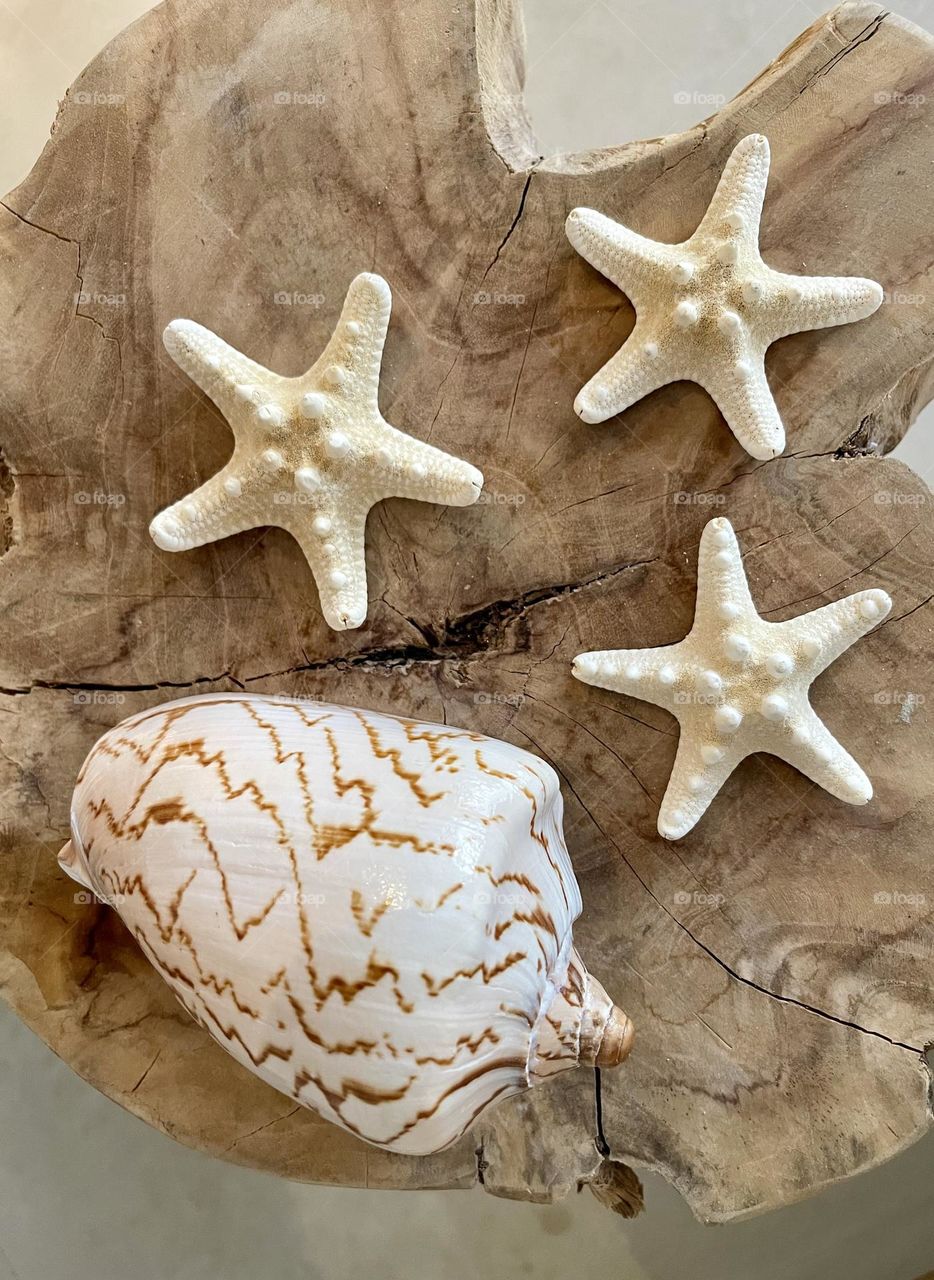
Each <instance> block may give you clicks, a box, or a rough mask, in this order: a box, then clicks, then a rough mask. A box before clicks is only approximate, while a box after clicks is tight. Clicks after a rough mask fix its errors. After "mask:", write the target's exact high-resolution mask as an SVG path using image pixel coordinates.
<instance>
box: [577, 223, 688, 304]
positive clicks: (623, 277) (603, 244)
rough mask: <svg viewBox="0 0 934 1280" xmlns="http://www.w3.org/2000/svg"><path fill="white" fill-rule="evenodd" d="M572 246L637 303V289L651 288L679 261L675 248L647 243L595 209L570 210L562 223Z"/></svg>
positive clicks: (646, 240) (676, 246) (655, 242)
mask: <svg viewBox="0 0 934 1280" xmlns="http://www.w3.org/2000/svg"><path fill="white" fill-rule="evenodd" d="M565 231H566V232H567V237H568V239H569V240H570V242H571V244H572V245H573V246H574V248H575V249H576V250H577V252H578V253H579V254H580V255H581V257H582V258H586V259H587V261H588V262H589V263H590V265H591V266H592V267H596V269H597V270H598V271H599V272H600V273H601V275H605V276H606V277H607V279H608V280H612V281H613V283H614V284H615V285H616V287H617V288H618V289H622V291H623V293H625V294H628V295H629V296H630V297H633V294H635V295H636V296H635V297H633V301H634V302H635V301H637V299H638V295H639V293H640V292H641V290H640V286H641V285H645V286H649V287H651V284H652V281H653V280H655V279H656V278H657V277H658V273H659V270H660V269H661V270H664V271H670V270H672V269H673V268H674V266H675V264H676V263H677V261H678V252H677V251H678V247H679V246H678V245H671V244H663V243H660V242H659V241H657V240H649V239H648V238H647V237H646V236H640V235H639V234H638V232H636V231H630V229H629V228H628V227H624V226H623V225H622V223H619V222H615V221H614V220H613V219H612V218H608V217H606V215H605V214H602V213H598V212H597V211H596V209H584V208H581V209H572V210H571V212H570V213H569V214H568V216H567V221H566V222H565Z"/></svg>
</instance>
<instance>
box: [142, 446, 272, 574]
mask: <svg viewBox="0 0 934 1280" xmlns="http://www.w3.org/2000/svg"><path fill="white" fill-rule="evenodd" d="M248 473H249V468H248V467H247V466H244V464H243V461H242V459H239V458H238V456H237V454H236V453H234V456H233V457H232V458H231V459H230V461H229V462H228V463H227V466H226V467H224V468H223V470H222V471H219V472H218V473H217V475H215V476H212V477H211V479H210V480H207V481H205V483H204V484H203V485H201V486H200V487H199V488H197V489H195V490H194V491H193V492H192V493H189V494H188V495H187V496H186V497H184V498H181V499H180V500H179V501H178V502H174V503H173V504H172V505H171V506H170V507H166V508H165V510H164V511H160V512H159V514H158V515H157V516H155V517H154V518H153V519H152V521H151V522H150V525H149V533H150V535H151V537H152V540H153V542H155V544H156V546H157V547H159V548H161V550H163V551H190V550H191V549H192V548H193V547H202V546H204V544H205V543H207V542H217V541H218V540H219V539H220V538H229V537H230V536H231V535H232V534H235V533H242V532H243V531H244V529H255V528H257V527H258V526H260V525H264V524H268V523H269V519H268V512H267V510H266V507H265V505H264V503H263V502H262V501H259V500H257V499H256V498H251V493H250V488H251V486H250V484H249V480H248V479H247V478H245V477H247V476H248Z"/></svg>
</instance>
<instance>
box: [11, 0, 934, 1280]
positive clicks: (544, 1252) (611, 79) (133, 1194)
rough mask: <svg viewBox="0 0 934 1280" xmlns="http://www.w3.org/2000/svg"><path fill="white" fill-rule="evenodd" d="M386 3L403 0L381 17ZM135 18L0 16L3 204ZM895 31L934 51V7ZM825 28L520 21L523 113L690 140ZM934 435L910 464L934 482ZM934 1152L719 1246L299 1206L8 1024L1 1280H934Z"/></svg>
mask: <svg viewBox="0 0 934 1280" xmlns="http://www.w3.org/2000/svg"><path fill="white" fill-rule="evenodd" d="M379 2H380V3H390V2H392V0H379ZM148 7H149V5H148V3H146V0H0V72H2V76H3V84H4V88H5V90H6V92H5V94H4V95H2V98H0V188H2V189H3V190H4V191H6V190H9V189H10V188H11V187H13V186H14V185H15V184H16V183H17V182H18V181H19V180H20V179H21V178H23V177H24V176H25V174H26V173H27V172H28V169H29V167H30V166H31V164H32V162H33V161H34V159H35V157H36V156H37V155H38V153H39V150H40V148H41V146H42V144H43V143H44V141H45V139H46V138H47V136H48V127H49V123H50V122H51V120H52V117H53V115H54V112H55V107H56V103H57V100H58V98H59V97H60V96H61V95H62V93H63V92H64V90H65V88H66V86H67V85H68V84H69V83H70V82H71V81H72V80H73V79H74V77H75V76H76V75H77V73H78V72H79V71H80V70H81V68H82V67H83V66H84V64H85V63H86V62H87V61H89V60H90V58H92V57H93V56H94V54H95V53H96V52H97V51H98V50H99V49H100V48H101V47H102V46H103V45H104V44H105V43H106V41H107V40H109V39H110V38H111V37H112V36H113V35H115V34H116V33H117V32H118V31H119V30H120V29H121V28H122V27H123V26H125V25H126V24H127V23H128V22H130V21H131V20H132V19H133V18H135V17H136V16H137V15H138V14H140V13H142V12H144V11H145V10H146V9H147V8H148ZM898 11H899V12H900V13H902V14H904V15H905V16H906V17H910V18H913V19H914V20H915V21H918V22H920V23H921V24H922V25H926V26H927V27H928V29H929V30H930V29H934V0H901V2H900V4H899V5H898ZM820 12H821V10H820V8H819V7H816V6H814V5H811V4H805V3H802V2H801V0H795V3H793V4H790V5H789V6H787V7H785V5H784V4H783V3H782V2H781V0H779V3H777V4H774V3H766V0H714V2H709V3H706V4H700V3H697V0H594V2H593V3H588V0H580V2H577V3H575V2H574V0H526V22H527V27H528V46H529V54H528V91H527V100H528V102H529V105H530V109H531V113H532V118H533V120H534V121H535V124H536V127H537V129H538V133H539V137H540V140H541V143H542V149H543V150H544V151H546V152H553V151H576V150H583V149H585V148H587V147H590V146H604V145H608V144H611V143H617V142H622V141H626V140H628V139H632V138H638V137H653V136H656V135H658V134H661V133H665V132H670V131H672V130H676V129H682V128H684V127H686V126H688V125H690V124H692V123H694V122H695V121H696V120H697V119H699V118H701V117H703V116H706V115H709V114H710V113H711V112H712V111H713V110H715V109H716V106H717V104H718V101H719V100H720V99H721V98H722V97H729V96H730V95H732V94H733V93H735V92H736V91H737V90H739V89H740V88H742V87H743V85H744V84H746V83H747V82H748V81H749V80H750V79H752V78H753V76H754V75H756V73H757V72H758V71H759V70H760V69H761V68H762V67H763V66H765V65H766V63H768V62H769V61H770V60H771V59H772V58H773V57H775V56H776V54H778V53H779V52H780V51H781V49H782V48H784V46H785V45H786V44H787V43H788V42H789V41H790V40H792V39H793V38H794V37H795V36H796V35H798V33H799V32H800V31H802V30H804V28H805V27H807V26H809V25H810V24H811V22H813V21H814V19H815V18H816V17H817V16H819V13H820ZM932 421H934V418H932V417H931V415H930V411H929V413H928V415H927V422H926V423H922V422H919V423H918V424H917V425H916V426H915V428H914V429H913V430H912V432H911V433H910V435H909V439H908V440H907V441H906V442H905V444H903V445H902V446H901V447H900V449H899V454H900V456H902V457H905V458H906V460H908V461H910V462H911V463H912V465H914V466H915V468H916V469H917V470H919V471H920V472H921V473H922V474H924V475H925V476H926V478H927V479H928V480H929V481H930V480H931V479H932V478H934V448H932V443H931V437H932V434H934V432H932V430H931V422H932ZM932 1175H934V1137H932V1138H930V1139H927V1140H925V1141H922V1142H921V1143H919V1144H917V1145H916V1146H915V1147H913V1148H912V1149H911V1150H910V1151H909V1152H907V1153H906V1154H905V1155H903V1156H902V1157H900V1158H899V1159H897V1160H895V1161H893V1162H891V1163H890V1164H888V1165H886V1166H884V1167H883V1168H881V1169H879V1170H876V1171H875V1172H873V1173H871V1174H867V1175H864V1176H863V1177H861V1178H856V1179H853V1180H851V1181H850V1182H849V1183H847V1184H845V1185H844V1186H842V1187H836V1188H833V1189H831V1190H830V1191H827V1192H825V1193H824V1194H823V1195H821V1196H818V1197H816V1198H815V1199H812V1200H809V1201H807V1202H805V1203H804V1204H801V1205H797V1206H794V1207H792V1208H790V1209H786V1210H783V1211H781V1212H779V1213H774V1214H770V1215H767V1216H766V1217H764V1218H758V1219H754V1220H753V1221H750V1222H745V1223H739V1224H734V1225H732V1226H729V1227H702V1226H700V1225H699V1224H697V1223H695V1222H694V1221H693V1219H692V1218H691V1216H690V1214H689V1212H688V1210H687V1209H686V1208H685V1206H684V1204H683V1203H682V1202H681V1200H680V1199H679V1197H678V1196H677V1195H676V1194H675V1193H674V1192H673V1191H672V1190H671V1189H670V1188H669V1187H668V1186H667V1185H666V1184H665V1183H664V1182H663V1181H662V1180H661V1179H659V1178H657V1177H654V1176H649V1177H647V1178H646V1192H647V1203H648V1211H647V1213H646V1214H645V1215H643V1217H642V1218H641V1219H639V1220H637V1221H635V1222H632V1223H625V1222H623V1221H621V1220H620V1219H617V1218H614V1217H613V1216H612V1215H610V1214H609V1213H608V1212H607V1211H606V1210H604V1209H602V1208H600V1207H599V1206H598V1205H597V1204H596V1202H595V1201H594V1200H593V1198H592V1197H591V1196H590V1195H589V1193H587V1192H585V1193H583V1194H582V1195H580V1196H578V1197H576V1198H574V1199H573V1200H570V1201H568V1202H566V1203H565V1204H562V1205H558V1206H553V1207H539V1206H529V1205H518V1204H512V1203H508V1202H506V1201H498V1200H494V1199H493V1198H492V1197H490V1196H487V1195H484V1194H483V1193H482V1192H480V1191H477V1192H474V1193H458V1192H432V1193H420V1194H415V1193H403V1192H356V1191H343V1190H337V1189H333V1188H324V1187H303V1186H297V1185H291V1184H289V1183H285V1182H281V1181H277V1180H275V1179H273V1178H271V1177H267V1176H265V1175H261V1174H253V1173H250V1172H247V1171H244V1170H238V1169H235V1168H233V1167H231V1166H228V1165H224V1164H221V1163H219V1162H215V1161H212V1160H209V1159H207V1158H206V1157H203V1156H200V1155H197V1154H195V1153H194V1152H191V1151H187V1150H185V1149H184V1148H182V1147H180V1146H178V1145H176V1144H175V1143H173V1142H172V1141H171V1140H170V1139H169V1138H166V1137H163V1136H161V1135H160V1134H157V1133H154V1132H153V1131H152V1130H150V1129H149V1128H147V1126H146V1125H144V1124H143V1123H142V1122H141V1121H138V1120H135V1119H133V1118H132V1117H131V1116H129V1115H127V1114H126V1113H125V1112H123V1111H121V1110H120V1108H119V1107H117V1106H115V1105H114V1104H113V1103H111V1102H108V1101H107V1100H106V1099H105V1098H103V1097H101V1096H100V1095H98V1094H97V1093H95V1092H94V1090H92V1089H91V1088H89V1087H88V1086H86V1085H85V1084H83V1082H82V1081H80V1080H79V1079H78V1078H77V1077H76V1076H74V1075H72V1073H71V1072H70V1071H69V1070H68V1069H67V1068H66V1067H65V1066H63V1065H62V1064H61V1063H60V1062H59V1061H58V1060H57V1059H56V1058H55V1057H54V1056H53V1055H52V1054H51V1053H50V1052H49V1051H48V1050H47V1049H46V1048H45V1047H44V1046H43V1045H42V1044H40V1042H39V1041H38V1040H37V1039H36V1038H35V1037H34V1036H32V1035H31V1034H30V1033H29V1032H28V1031H26V1030H25V1028H24V1027H22V1026H21V1025H20V1024H19V1023H18V1022H17V1020H16V1019H15V1018H14V1017H13V1015H12V1014H10V1013H9V1012H8V1011H7V1010H6V1009H5V1008H0V1280H58V1278H59V1277H68V1280H123V1278H124V1277H125V1276H127V1275H130V1274H133V1275H135V1276H137V1277H139V1280H167V1278H168V1277H171V1278H172V1280H196V1278H197V1280H200V1278H201V1277H214V1276H224V1277H225V1278H226V1280H247V1278H248V1277H249V1278H250V1280H252V1277H253V1276H255V1275H257V1274H266V1275H270V1276H275V1277H276V1280H298V1278H299V1277H307V1278H309V1280H313V1278H314V1277H318V1276H322V1277H323V1276H327V1277H331V1278H333V1280H344V1278H345V1277H346V1278H347V1280H350V1278H351V1277H353V1278H354V1280H356V1277H358V1276H361V1275H364V1276H366V1275H372V1274H379V1275H381V1276H382V1277H385V1278H386V1280H395V1278H396V1277H400V1280H401V1278H403V1277H404V1278H405V1280H439V1278H440V1277H442V1276H443V1277H445V1278H446V1280H467V1278H468V1277H474V1276H478V1275H483V1276H485V1277H490V1278H493V1280H497V1278H499V1277H512V1276H516V1277H521V1276H526V1275H528V1276H533V1275H534V1276H535V1277H537V1280H552V1278H553V1277H554V1278H557V1277H559V1276H567V1275H568V1274H571V1273H573V1274H580V1275H583V1274H592V1275H593V1274H601V1275H603V1276H612V1277H614V1280H616V1278H618V1280H650V1278H651V1280H668V1277H671V1276H681V1275H690V1276H691V1277H692V1280H707V1278H708V1277H709V1278H710V1280H724V1277H726V1278H729V1280H732V1278H733V1277H737V1278H739V1277H742V1278H743V1280H745V1277H748V1276H753V1275H754V1276H756V1277H757V1280H779V1278H781V1280H786V1278H788V1280H792V1278H793V1280H835V1278H836V1277H840V1278H841V1280H844V1278H845V1280H912V1278H913V1277H916V1276H918V1275H920V1274H921V1273H922V1272H925V1271H927V1270H929V1269H930V1268H934V1178H932Z"/></svg>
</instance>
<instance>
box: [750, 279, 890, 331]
mask: <svg viewBox="0 0 934 1280" xmlns="http://www.w3.org/2000/svg"><path fill="white" fill-rule="evenodd" d="M882 297H883V294H882V286H881V285H880V284H877V283H876V282H875V280H866V279H863V278H862V277H861V276H791V275H785V274H784V273H782V272H780V271H771V270H770V271H769V272H768V274H767V275H766V277H765V280H764V296H763V297H762V299H761V301H760V303H759V306H758V311H757V317H756V320H757V324H758V325H759V328H760V332H761V333H763V334H764V335H765V336H766V338H767V341H768V342H774V341H775V340H776V339H777V338H784V337H785V336H786V335H787V334H789V333H803V332H805V330H807V329H827V328H829V327H830V326H832V325H837V324H851V323H852V322H853V321H854V320H864V319H865V318H866V316H871V315H872V313H873V312H874V311H877V310H878V309H879V307H880V306H881V305H882Z"/></svg>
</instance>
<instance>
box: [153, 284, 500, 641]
mask: <svg viewBox="0 0 934 1280" xmlns="http://www.w3.org/2000/svg"><path fill="white" fill-rule="evenodd" d="M391 303H392V295H391V293H390V291H389V285H388V284H387V283H386V281H385V280H383V279H382V277H381V276H377V275H369V274H365V275H359V276H357V278H356V279H355V280H354V281H353V283H352V284H351V286H350V289H349V290H348V293H347V298H346V301H345V302H344V309H343V311H342V313H341V318H340V323H339V324H338V326H337V328H336V329H335V331H334V334H333V336H332V338H331V340H330V342H329V343H328V345H327V346H326V347H325V349H324V352H323V354H322V355H321V357H320V358H319V359H318V360H317V361H316V363H315V364H314V365H313V366H312V367H311V369H309V371H308V372H307V373H305V374H302V375H301V377H298V378H284V377H281V376H280V375H279V374H277V373H271V372H270V371H269V370H268V369H264V368H263V367H262V365H259V364H256V363H254V361H252V360H248V359H247V357H246V356H243V355H241V354H240V352H239V351H235V350H234V348H233V347H230V346H228V345H227V343H226V342H222V341H221V339H220V338H218V337H216V336H215V335H214V334H213V333H211V332H210V330H209V329H205V328H204V327H203V326H202V325H200V324H195V322H194V321H193V320H173V321H172V323H171V324H170V325H169V326H168V328H167V329H166V331H165V337H164V341H165V345H166V349H167V350H168V352H169V355H171V356H172V358H173V360H175V362H176V363H177V364H178V365H180V366H181V368H182V369H184V371H185V372H186V373H187V374H188V376H189V377H190V378H192V379H193V381H195V382H196V383H197V384H198V386H199V387H201V389H202V390H203V391H204V392H205V393H206V394H207V395H209V396H210V397H211V399H212V400H213V401H214V403H215V404H216V405H217V407H218V408H219V409H220V410H221V412H222V413H223V414H224V416H225V417H226V419H227V421H228V422H229V423H230V427H231V429H232V431H233V433H234V441H235V444H234V452H233V456H232V457H231V459H230V461H229V462H228V463H227V465H226V467H224V469H223V470H222V471H219V472H218V474H217V475H216V476H213V477H212V478H211V479H210V480H208V481H207V483H206V484H203V485H202V486H201V487H200V489H196V490H195V491H194V493H191V494H189V495H188V497H186V498H183V499H182V500H181V501H180V502H176V503H175V504H174V505H173V506H171V507H168V508H167V509H166V510H165V511H163V512H161V513H160V514H159V515H157V516H156V518H155V519H154V520H153V522H152V524H151V525H150V526H149V531H150V533H151V534H152V536H153V539H154V540H155V542H156V544H157V545H158V546H160V547H161V548H162V549H163V550H164V551H187V550H189V549H190V548H191V547H200V546H202V545H203V544H204V543H206V542H216V541H217V540H218V539H220V538H226V537H228V536H229V535H230V534H233V533H240V532H242V531H243V530H244V529H254V528H256V527H258V526H260V525H278V526H279V527H280V528H282V529H287V530H288V531H289V533H291V534H292V535H293V537H294V538H295V539H296V540H297V541H298V543H299V545H300V546H301V548H302V551H304V553H305V556H306V557H307V559H308V563H309V565H310V566H311V571H312V573H313V574H314V576H315V581H316V582H317V584H318V591H319V594H320V596H321V608H322V611H323V613H324V616H325V618H326V620H327V622H328V624H329V625H330V626H332V627H334V628H335V630H338V631H340V630H344V629H346V628H348V627H358V626H360V624H361V623H362V622H363V620H364V618H365V617H366V608H367V587H366V560H365V551H364V529H365V526H366V518H367V514H368V513H369V510H370V508H371V507H372V506H373V505H374V504H375V503H377V502H380V501H381V500H382V499H383V498H390V497H400V498H418V499H420V500H421V501H422V502H440V503H445V504H447V505H449V506H457V507H463V506H469V505H470V504H471V503H472V502H476V500H477V498H478V497H479V495H480V490H481V488H482V486H483V476H482V475H481V474H480V472H479V471H478V470H477V468H476V467H472V466H471V465H470V463H468V462H462V461H461V460H460V459H459V458H453V457H451V455H450V454H447V453H443V452H442V451H441V450H440V449H435V448H434V447H433V446H432V445H429V444H424V443H423V442H422V441H420V440H415V439H413V437H412V436H408V435H405V434H404V433H403V432H402V431H397V430H396V428H395V427H391V426H390V425H389V423H388V422H386V421H384V419H383V417H382V415H381V414H380V411H379V370H380V364H381V361H382V355H383V343H384V342H385V340H386V330H387V328H388V325H389V312H390V308H391Z"/></svg>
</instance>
